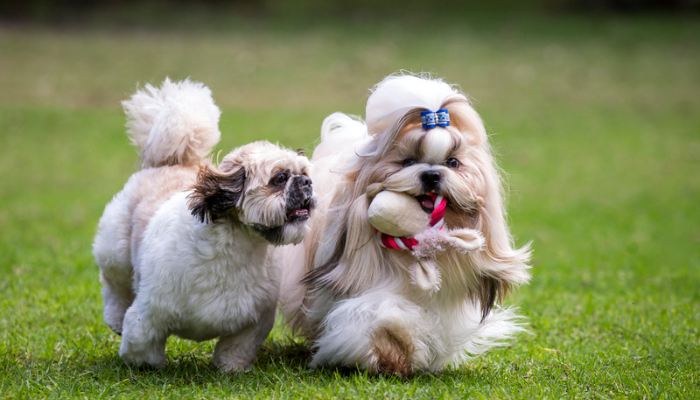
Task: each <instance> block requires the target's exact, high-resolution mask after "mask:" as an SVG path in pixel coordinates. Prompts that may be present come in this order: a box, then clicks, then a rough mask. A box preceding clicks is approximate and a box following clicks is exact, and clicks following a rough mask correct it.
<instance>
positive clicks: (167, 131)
mask: <svg viewBox="0 0 700 400" xmlns="http://www.w3.org/2000/svg"><path fill="white" fill-rule="evenodd" d="M122 106H123V107H124V111H125V112H126V115H127V124H126V126H127V128H128V131H127V133H128V135H129V138H130V139H131V142H132V143H133V144H134V145H136V146H138V147H139V148H141V151H140V155H141V160H142V165H141V167H142V168H148V167H160V166H165V165H190V164H196V163H198V162H199V161H200V160H202V159H203V158H204V157H206V156H207V155H208V154H209V153H210V152H211V150H212V149H213V148H214V146H215V145H216V144H217V143H218V142H219V137H220V136H221V133H220V132H219V116H220V115H221V111H219V107H217V106H216V104H214V100H213V99H212V97H211V91H210V90H209V88H207V87H206V86H204V85H203V84H201V83H199V82H192V81H190V80H189V79H185V80H184V81H181V82H172V81H171V80H170V79H168V78H165V81H163V84H162V85H161V87H160V88H156V87H154V86H151V85H149V84H147V85H146V86H145V88H143V89H141V90H139V91H137V92H136V93H134V95H133V96H131V98H130V99H129V100H125V101H123V102H122Z"/></svg>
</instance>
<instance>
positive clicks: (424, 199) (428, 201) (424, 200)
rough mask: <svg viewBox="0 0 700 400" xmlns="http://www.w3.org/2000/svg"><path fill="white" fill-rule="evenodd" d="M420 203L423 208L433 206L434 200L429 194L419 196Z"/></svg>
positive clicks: (431, 207)
mask: <svg viewBox="0 0 700 400" xmlns="http://www.w3.org/2000/svg"><path fill="white" fill-rule="evenodd" d="M420 205H421V206H422V207H423V208H429V209H433V208H435V202H433V199H432V198H431V197H430V196H421V199H420Z"/></svg>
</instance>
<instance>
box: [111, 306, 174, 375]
mask: <svg viewBox="0 0 700 400" xmlns="http://www.w3.org/2000/svg"><path fill="white" fill-rule="evenodd" d="M167 339H168V335H167V334H165V333H164V332H161V331H160V330H159V329H157V328H156V327H155V326H154V325H153V323H152V321H151V320H150V318H149V316H148V315H141V313H140V312H139V304H138V301H136V302H134V304H132V305H131V307H129V309H128V310H127V311H126V315H125V316H124V330H123V331H122V344H121V347H120V348H119V355H120V356H121V357H122V359H123V360H124V362H126V363H127V364H130V365H134V366H137V367H141V366H145V365H149V366H151V367H155V368H163V367H164V366H165V361H166V357H165V342H166V341H167Z"/></svg>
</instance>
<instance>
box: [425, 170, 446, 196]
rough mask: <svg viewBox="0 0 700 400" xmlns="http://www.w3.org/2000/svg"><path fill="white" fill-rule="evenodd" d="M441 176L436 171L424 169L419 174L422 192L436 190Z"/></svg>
mask: <svg viewBox="0 0 700 400" xmlns="http://www.w3.org/2000/svg"><path fill="white" fill-rule="evenodd" d="M441 180H442V176H441V175H440V172H438V171H425V172H423V173H422V174H420V181H421V184H422V186H423V193H429V192H436V191H437V190H438V188H439V187H440V182H441Z"/></svg>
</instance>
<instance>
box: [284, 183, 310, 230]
mask: <svg viewBox="0 0 700 400" xmlns="http://www.w3.org/2000/svg"><path fill="white" fill-rule="evenodd" d="M313 194H314V189H313V186H312V184H311V178H309V177H308V176H303V175H302V176H295V177H294V178H293V179H292V183H291V186H290V188H289V192H288V194H287V207H286V211H287V222H299V221H305V220H307V219H308V218H309V214H310V212H311V210H312V209H313V208H314V207H315V206H316V204H315V202H314V199H313Z"/></svg>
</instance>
